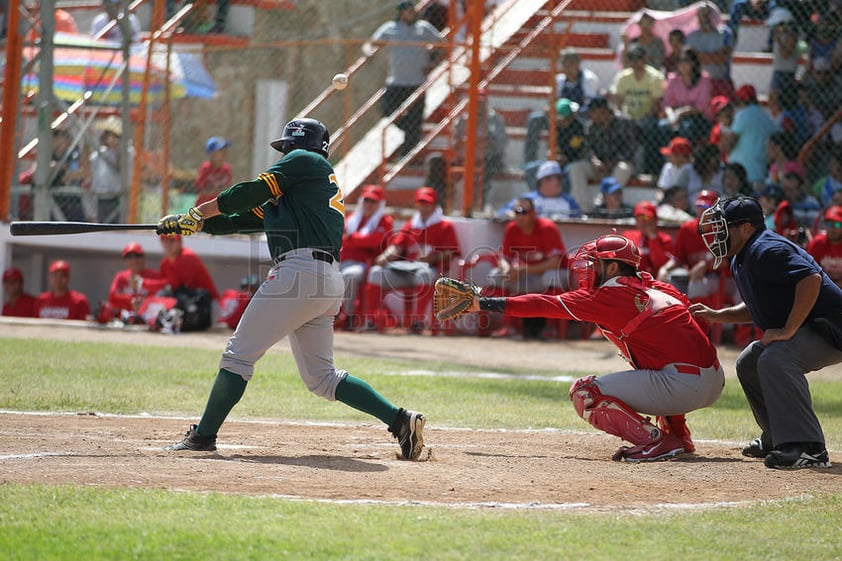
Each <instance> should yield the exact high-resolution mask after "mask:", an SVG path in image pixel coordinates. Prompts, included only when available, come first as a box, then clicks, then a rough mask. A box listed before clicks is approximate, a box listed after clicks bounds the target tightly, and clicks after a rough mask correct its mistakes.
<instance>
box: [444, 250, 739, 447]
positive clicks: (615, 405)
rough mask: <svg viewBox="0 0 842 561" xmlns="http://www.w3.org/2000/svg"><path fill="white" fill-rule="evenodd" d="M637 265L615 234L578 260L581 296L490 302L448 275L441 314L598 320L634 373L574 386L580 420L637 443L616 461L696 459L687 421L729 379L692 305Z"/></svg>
mask: <svg viewBox="0 0 842 561" xmlns="http://www.w3.org/2000/svg"><path fill="white" fill-rule="evenodd" d="M639 264H640V253H639V251H638V249H637V247H636V246H635V244H634V243H632V242H631V241H630V240H629V239H628V238H625V237H623V236H621V235H618V234H609V235H606V236H602V237H600V238H598V239H596V240H593V241H590V242H588V243H586V244H585V245H583V246H582V247H581V249H579V251H578V252H577V253H576V255H575V256H574V257H573V259H572V260H571V262H570V270H571V281H572V285H573V286H574V287H575V286H578V288H577V289H575V290H572V291H570V292H565V293H563V294H561V295H557V296H550V295H543V294H524V295H521V296H513V297H508V298H486V297H480V296H479V292H478V290H477V288H476V287H473V286H471V285H467V284H466V283H462V282H461V281H457V280H454V279H448V278H442V279H439V280H438V281H437V282H436V294H435V300H434V306H435V311H436V317H437V319H439V321H442V320H445V319H449V318H453V317H456V316H458V315H461V314H463V313H467V312H477V311H480V310H489V311H496V312H505V313H507V314H511V315H513V316H517V317H547V318H564V319H572V320H575V321H583V322H591V323H595V324H596V325H597V326H598V327H599V328H600V329H601V330H602V333H603V335H605V337H606V338H607V339H608V340H609V341H611V342H612V343H614V344H615V345H616V346H617V348H618V349H619V350H620V355H621V356H622V357H623V358H624V359H626V360H627V361H628V362H629V364H631V369H630V370H625V371H622V372H617V373H614V374H607V375H604V376H600V377H599V378H597V377H596V376H587V377H584V378H580V379H578V380H576V381H575V382H574V383H573V385H572V387H571V388H570V392H569V396H570V400H571V401H572V402H573V407H574V408H575V409H576V413H578V414H579V416H580V417H582V418H583V419H584V420H586V421H587V422H589V423H590V424H591V425H593V426H594V427H596V428H598V429H600V430H602V431H605V432H607V433H609V434H613V435H615V436H619V437H620V438H622V439H623V440H626V441H628V442H630V443H631V444H632V446H622V447H620V448H619V449H618V450H617V452H616V453H615V454H614V456H613V459H614V460H617V461H620V460H625V461H627V462H649V461H654V460H660V459H664V458H670V457H673V456H676V455H678V454H681V453H692V452H694V451H695V446H694V445H693V441H692V439H691V438H690V431H689V430H688V429H687V425H686V423H685V418H684V415H685V413H688V412H690V411H693V410H695V409H699V408H702V407H707V406H709V405H712V404H713V403H714V402H716V400H717V399H718V398H719V395H720V394H721V393H722V388H723V387H724V385H725V373H724V372H723V370H722V367H721V366H720V364H719V360H718V358H717V356H716V349H715V348H714V346H713V345H712V344H711V342H710V340H709V339H708V338H707V336H706V335H705V333H706V331H707V326H706V325H704V324H700V323H699V322H698V320H696V319H694V317H693V316H692V315H691V314H690V312H689V311H688V306H689V301H688V300H687V298H686V297H685V296H684V295H683V294H681V293H680V292H679V291H678V290H677V289H676V288H675V287H673V286H672V285H670V284H667V283H664V282H660V281H657V280H654V279H653V278H652V276H651V275H650V274H649V273H645V272H641V271H639V270H638V266H639ZM643 415H654V416H657V419H656V421H655V422H652V420H651V418H650V417H644V416H643Z"/></svg>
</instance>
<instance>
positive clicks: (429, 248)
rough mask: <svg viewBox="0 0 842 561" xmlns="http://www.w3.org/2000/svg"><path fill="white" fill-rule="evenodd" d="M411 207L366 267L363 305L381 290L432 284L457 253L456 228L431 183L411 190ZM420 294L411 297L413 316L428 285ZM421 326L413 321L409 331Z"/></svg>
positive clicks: (422, 306)
mask: <svg viewBox="0 0 842 561" xmlns="http://www.w3.org/2000/svg"><path fill="white" fill-rule="evenodd" d="M415 208H416V211H415V214H413V215H412V218H411V219H410V220H408V221H407V222H406V223H404V225H403V226H402V227H401V229H400V230H398V232H397V233H396V234H395V235H394V236H393V237H392V239H391V241H390V242H389V245H388V246H387V247H386V249H385V250H384V251H383V252H382V253H380V255H378V256H377V257H376V258H375V260H374V263H375V264H374V265H372V266H371V268H370V269H369V271H368V279H367V280H368V283H367V285H366V288H365V294H364V298H365V301H366V303H367V305H371V306H376V305H377V304H378V303H380V302H383V296H384V295H385V292H386V291H388V290H392V289H395V288H411V287H421V286H428V287H432V285H433V283H434V282H435V280H436V278H437V277H438V276H440V275H446V274H448V273H449V272H450V266H451V261H452V260H453V259H454V258H456V257H458V256H459V253H460V252H459V240H458V239H457V237H456V228H454V226H453V223H452V222H451V221H450V220H448V219H447V218H445V216H444V212H442V209H441V207H440V206H439V201H438V196H437V195H436V192H435V190H434V189H433V188H432V187H421V188H419V189H418V190H417V191H416V192H415ZM423 296H424V297H422V298H417V299H416V300H415V303H416V305H417V306H418V309H417V310H415V312H416V313H415V317H417V314H418V312H422V311H423V310H425V309H426V305H427V304H428V303H429V302H430V298H431V297H432V288H431V289H430V290H429V291H427V293H425V294H424V295H423ZM422 328H423V327H422V325H421V324H415V325H413V326H412V331H413V332H420V331H421V329H422Z"/></svg>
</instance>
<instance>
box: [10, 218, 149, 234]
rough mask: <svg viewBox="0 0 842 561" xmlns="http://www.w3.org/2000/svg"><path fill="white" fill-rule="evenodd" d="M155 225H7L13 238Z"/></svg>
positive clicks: (146, 228) (85, 223) (81, 223)
mask: <svg viewBox="0 0 842 561" xmlns="http://www.w3.org/2000/svg"><path fill="white" fill-rule="evenodd" d="M156 227H157V224H103V223H100V222H39V221H37V220H34V221H25V222H23V221H21V222H12V223H11V224H9V232H10V233H11V234H12V235H13V236H57V235H62V234H84V233H87V232H105V231H108V230H154V229H155V228H156Z"/></svg>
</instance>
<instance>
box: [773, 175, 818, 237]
mask: <svg viewBox="0 0 842 561" xmlns="http://www.w3.org/2000/svg"><path fill="white" fill-rule="evenodd" d="M781 188H782V189H783V190H784V199H785V200H787V201H789V203H790V204H791V205H792V214H793V217H794V218H795V222H796V223H797V224H798V227H799V228H804V230H805V231H806V232H808V233H809V232H811V231H812V229H813V225H814V224H815V223H816V221H817V218H818V217H819V215H820V214H821V211H822V207H821V204H819V201H818V199H816V198H815V197H814V196H813V195H811V194H809V193H808V192H807V180H806V177H805V173H804V168H803V167H801V164H799V163H798V162H787V163H786V165H784V168H783V173H782V174H781Z"/></svg>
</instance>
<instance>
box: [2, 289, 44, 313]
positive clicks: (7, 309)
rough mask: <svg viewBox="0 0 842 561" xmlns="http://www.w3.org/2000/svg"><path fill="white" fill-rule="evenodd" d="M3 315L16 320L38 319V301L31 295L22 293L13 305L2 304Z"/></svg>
mask: <svg viewBox="0 0 842 561" xmlns="http://www.w3.org/2000/svg"><path fill="white" fill-rule="evenodd" d="M3 315H4V316H11V317H18V318H34V317H38V299H37V298H35V297H34V296H33V295H31V294H27V293H26V292H22V293H21V295H20V296H18V298H17V300H15V302H14V304H11V303H9V302H6V303H5V304H3Z"/></svg>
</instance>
